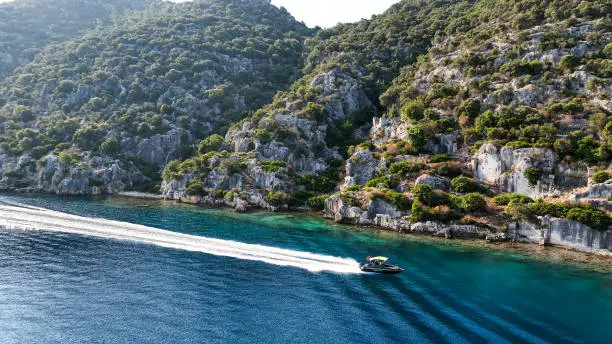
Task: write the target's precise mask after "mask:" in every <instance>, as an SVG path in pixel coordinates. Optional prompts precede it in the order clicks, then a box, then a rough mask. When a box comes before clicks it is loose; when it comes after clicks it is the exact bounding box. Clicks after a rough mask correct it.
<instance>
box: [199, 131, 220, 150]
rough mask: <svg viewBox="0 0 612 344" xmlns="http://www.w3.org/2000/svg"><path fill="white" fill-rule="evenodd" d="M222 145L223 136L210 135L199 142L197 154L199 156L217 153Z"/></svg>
mask: <svg viewBox="0 0 612 344" xmlns="http://www.w3.org/2000/svg"><path fill="white" fill-rule="evenodd" d="M223 143H225V139H224V138H223V136H221V135H219V134H213V135H210V136H209V137H207V138H205V139H204V140H202V141H200V144H198V152H199V153H200V154H206V153H208V152H216V151H219V149H221V147H222V146H223Z"/></svg>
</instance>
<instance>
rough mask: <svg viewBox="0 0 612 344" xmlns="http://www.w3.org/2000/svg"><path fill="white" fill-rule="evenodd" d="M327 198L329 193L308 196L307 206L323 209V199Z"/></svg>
mask: <svg viewBox="0 0 612 344" xmlns="http://www.w3.org/2000/svg"><path fill="white" fill-rule="evenodd" d="M328 198H329V195H320V196H314V197H310V198H309V199H308V206H309V207H310V208H312V209H314V210H323V209H325V200H326V199H328Z"/></svg>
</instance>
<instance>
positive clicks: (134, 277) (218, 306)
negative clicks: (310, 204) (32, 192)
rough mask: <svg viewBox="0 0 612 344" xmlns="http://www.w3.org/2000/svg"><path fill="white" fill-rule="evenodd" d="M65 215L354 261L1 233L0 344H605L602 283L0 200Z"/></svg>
mask: <svg viewBox="0 0 612 344" xmlns="http://www.w3.org/2000/svg"><path fill="white" fill-rule="evenodd" d="M7 197H9V198H11V199H13V200H17V201H20V202H26V203H29V204H33V205H38V206H43V207H47V208H51V209H54V210H60V211H65V212H69V213H73V214H78V215H85V216H94V217H103V218H107V219H114V220H120V221H128V222H134V223H140V224H145V225H149V226H153V227H159V228H165V229H169V230H174V231H179V232H183V233H188V234H194V235H202V236H207V237H214V238H221V239H231V240H236V241H242V242H246V243H258V244H265V245H268V246H278V247H283V248H291V249H296V250H301V251H308V252H314V253H321V254H328V255H334V256H342V257H351V258H355V259H358V260H359V259H361V258H362V257H364V256H366V255H370V254H385V255H387V256H389V257H391V258H392V261H393V262H394V263H397V264H398V265H401V266H402V267H404V268H406V272H404V273H403V274H401V275H397V276H378V275H374V276H372V275H341V274H334V273H327V272H322V273H310V272H308V271H305V270H301V269H297V268H288V267H280V266H275V265H268V264H265V263H261V262H256V261H244V260H239V259H233V258H225V257H216V256H210V255H206V254H202V253H194V252H185V251H180V250H173V249H166V248H159V247H155V246H150V245H144V244H138V243H133V242H126V241H114V240H107V239H97V238H89V237H82V236H76V235H67V234H58V233H48V232H23V231H0V343H309V344H315V343H442V342H447V343H484V342H494V343H504V342H510V343H608V342H609V341H610V329H609V328H608V326H609V325H610V324H612V278H611V277H610V276H609V275H606V274H602V273H597V272H590V271H587V270H582V269H580V268H578V267H572V266H565V265H559V264H551V263H547V262H543V261H541V262H538V261H535V260H532V259H525V258H524V257H520V256H517V254H516V253H503V252H499V251H487V250H482V249H476V248H469V247H461V246H440V245H434V244H427V243H423V242H421V241H414V240H407V239H406V238H402V237H400V236H395V235H389V234H385V233H377V232H370V231H358V230H355V229H349V228H346V227H343V226H337V225H333V224H329V223H326V222H324V221H323V220H320V219H318V218H312V217H306V216H297V215H271V214H250V215H236V214H233V213H229V212H226V211H213V210H203V209H198V208H195V207H186V206H173V205H162V204H155V205H153V206H151V207H138V206H134V204H133V203H132V202H129V201H125V200H121V199H110V200H109V199H104V198H100V199H86V198H58V197H51V196H37V197H36V198H35V199H34V198H32V199H30V198H27V197H26V196H3V197H2V198H4V199H6V198H7Z"/></svg>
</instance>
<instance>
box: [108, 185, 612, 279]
mask: <svg viewBox="0 0 612 344" xmlns="http://www.w3.org/2000/svg"><path fill="white" fill-rule="evenodd" d="M108 197H109V198H110V199H115V200H117V199H125V200H131V202H143V203H147V204H150V203H151V202H156V203H157V202H159V203H161V204H172V205H175V206H187V207H194V208H198V209H203V210H219V211H223V212H224V213H225V214H226V215H227V216H235V217H241V216H244V215H248V214H251V215H256V216H258V215H260V214H275V215H284V216H288V217H290V216H291V217H292V216H304V217H311V218H315V219H317V220H320V221H322V222H324V223H325V224H326V225H329V226H339V227H343V228H346V229H347V230H350V231H356V232H366V233H377V234H379V235H383V236H389V237H393V238H400V239H403V240H409V241H415V242H421V243H423V244H427V245H436V246H439V247H445V246H446V247H454V248H457V247H465V248H470V249H478V250H485V251H491V252H497V253H514V254H518V255H520V256H521V257H520V258H521V259H533V260H536V261H539V262H545V263H552V264H569V265H573V266H577V267H580V268H581V269H586V270H589V271H596V272H601V273H612V254H602V253H597V252H585V251H580V250H576V249H573V248H571V247H564V246H559V245H550V244H548V245H539V244H536V243H527V242H512V241H487V240H485V239H477V238H465V237H454V238H445V237H438V236H434V235H427V234H424V233H423V234H419V233H407V232H401V231H396V230H393V229H391V228H385V227H379V226H374V225H372V226H363V225H357V224H346V223H337V222H334V221H333V220H331V219H329V218H327V217H325V216H324V214H323V213H322V212H313V211H306V210H299V209H291V210H287V211H282V212H270V211H266V210H262V209H249V210H248V211H246V212H236V211H235V209H234V208H232V207H230V206H227V205H224V204H221V205H218V206H212V205H204V204H192V203H186V202H181V201H177V200H166V199H163V198H161V197H160V198H158V199H151V198H148V197H138V196H134V195H129V194H128V195H126V194H121V195H108Z"/></svg>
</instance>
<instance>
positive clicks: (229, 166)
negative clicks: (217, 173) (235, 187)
mask: <svg viewBox="0 0 612 344" xmlns="http://www.w3.org/2000/svg"><path fill="white" fill-rule="evenodd" d="M220 167H221V168H223V169H225V170H226V171H227V174H229V175H233V174H240V173H242V172H244V170H246V168H247V164H246V162H244V161H240V160H231V159H227V160H224V161H223V162H222V163H221V166H220Z"/></svg>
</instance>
